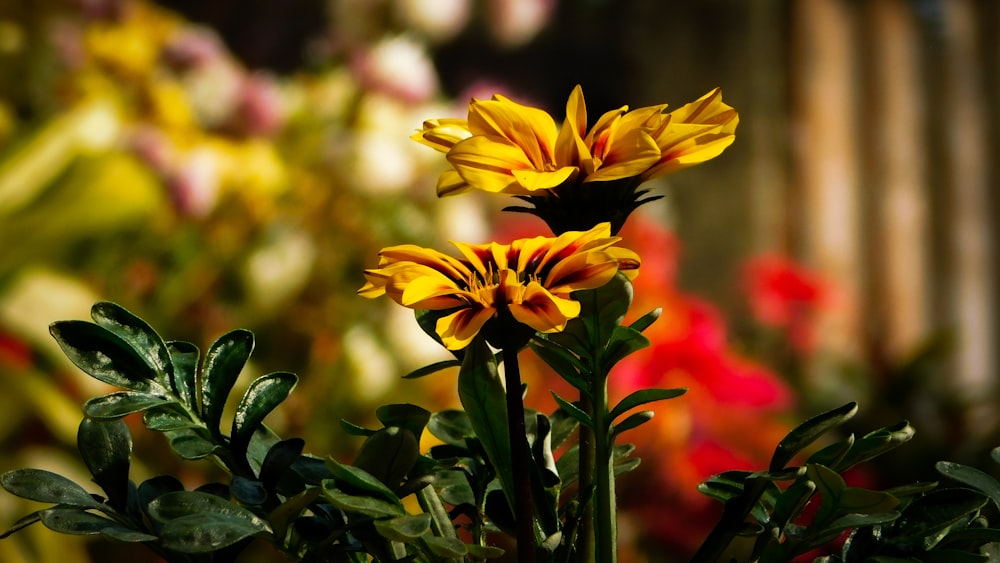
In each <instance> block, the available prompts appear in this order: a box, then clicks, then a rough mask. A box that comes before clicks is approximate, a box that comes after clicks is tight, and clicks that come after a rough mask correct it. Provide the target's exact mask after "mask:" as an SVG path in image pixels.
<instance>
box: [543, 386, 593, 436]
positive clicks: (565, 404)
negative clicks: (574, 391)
mask: <svg viewBox="0 0 1000 563" xmlns="http://www.w3.org/2000/svg"><path fill="white" fill-rule="evenodd" d="M551 393H552V397H554V398H555V400H556V403H558V404H559V408H561V409H562V410H563V411H564V412H565V413H566V414H568V415H569V416H571V417H573V418H574V419H576V421H577V422H579V423H580V424H582V425H584V426H586V427H587V428H594V421H593V420H591V418H590V415H589V414H587V413H585V412H583V410H582V409H581V408H580V407H578V406H576V405H575V404H573V403H571V402H569V401H567V400H566V399H563V398H562V397H560V396H559V394H558V393H556V392H555V391H551Z"/></svg>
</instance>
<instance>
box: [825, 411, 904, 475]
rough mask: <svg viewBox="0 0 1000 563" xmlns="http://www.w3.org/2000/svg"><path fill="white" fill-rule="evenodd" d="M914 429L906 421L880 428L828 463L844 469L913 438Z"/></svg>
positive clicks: (836, 468) (841, 469)
mask: <svg viewBox="0 0 1000 563" xmlns="http://www.w3.org/2000/svg"><path fill="white" fill-rule="evenodd" d="M913 434H914V430H913V427H912V426H910V423H909V422H907V421H905V420H904V421H902V422H899V423H897V424H894V425H892V426H886V427H885V428H880V429H878V430H876V431H874V432H870V433H868V434H866V435H865V436H864V437H863V438H861V439H859V440H857V442H856V443H855V444H854V446H853V447H852V448H851V450H850V451H849V452H847V453H846V454H845V455H844V458H843V459H841V460H840V462H839V463H838V464H837V465H836V466H833V465H828V467H832V468H833V469H835V470H836V471H841V472H842V471H845V470H847V469H850V468H851V467H854V466H855V465H857V464H859V463H864V462H866V461H868V460H870V459H873V458H875V457H877V456H880V455H882V454H884V453H886V452H888V451H891V450H894V449H896V448H897V447H899V446H901V445H903V444H905V443H906V442H908V441H910V439H911V438H913Z"/></svg>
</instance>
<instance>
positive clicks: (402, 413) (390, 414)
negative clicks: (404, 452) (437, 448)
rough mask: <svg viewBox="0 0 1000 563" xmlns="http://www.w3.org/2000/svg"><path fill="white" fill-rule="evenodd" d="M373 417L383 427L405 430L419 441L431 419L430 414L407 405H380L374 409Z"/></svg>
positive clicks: (419, 408) (414, 406) (422, 409)
mask: <svg viewBox="0 0 1000 563" xmlns="http://www.w3.org/2000/svg"><path fill="white" fill-rule="evenodd" d="M375 417H376V418H378V420H379V422H381V423H382V425H383V426H399V427H401V428H405V429H407V430H409V431H410V432H412V433H413V435H414V436H416V437H417V440H419V439H420V436H421V434H423V433H424V427H426V426H427V422H428V421H429V420H430V418H431V413H430V412H429V411H427V410H426V409H424V408H421V407H418V406H416V405H411V404H409V403H401V404H394V405H382V406H380V407H379V408H377V409H375Z"/></svg>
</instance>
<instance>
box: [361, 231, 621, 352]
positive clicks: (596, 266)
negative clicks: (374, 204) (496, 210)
mask: <svg viewBox="0 0 1000 563" xmlns="http://www.w3.org/2000/svg"><path fill="white" fill-rule="evenodd" d="M619 240H621V239H620V237H612V236H610V226H609V225H608V224H607V223H603V224H600V225H597V226H596V227H594V228H592V229H590V230H589V231H583V232H566V233H563V234H562V235H560V236H558V237H555V238H549V237H535V238H530V239H519V240H516V241H514V242H512V243H511V244H499V243H495V242H494V243H488V244H480V245H476V244H467V243H459V242H453V243H452V244H454V245H455V247H456V248H457V249H458V251H459V253H460V254H461V258H455V257H452V256H449V255H447V254H443V253H441V252H438V251H436V250H433V249H428V248H421V247H419V246H415V245H409V244H408V245H400V246H392V247H389V248H385V249H383V250H382V252H380V253H379V256H380V259H379V266H378V268H374V269H370V270H366V271H365V279H366V280H367V283H365V285H364V286H363V287H362V288H361V289H359V290H358V294H359V295H361V296H363V297H367V298H375V297H378V296H380V295H388V296H389V297H390V298H391V299H392V300H393V301H395V302H396V303H399V304H400V305H403V306H404V307H409V308H411V309H418V310H436V311H447V314H445V315H444V316H442V317H441V318H440V319H438V321H437V324H436V327H435V329H436V332H437V334H438V336H440V337H441V340H442V342H443V343H444V345H445V347H447V348H448V349H449V350H460V349H462V348H465V347H466V346H468V345H469V343H470V342H472V340H473V339H474V338H475V337H476V335H478V334H479V333H480V332H481V331H482V330H483V329H484V327H487V325H488V323H490V322H503V320H504V319H509V318H512V319H513V320H514V321H516V323H519V324H521V325H524V326H527V327H530V328H531V329H532V330H534V331H540V332H557V331H561V330H563V329H564V328H565V326H566V323H567V322H568V321H569V320H570V319H572V318H575V317H576V316H578V315H579V314H580V304H579V303H578V302H577V301H575V300H573V299H572V298H571V297H570V294H571V293H572V292H574V291H577V290H582V289H594V288H597V287H600V286H602V285H604V284H606V283H607V282H608V281H610V280H611V278H613V277H614V276H615V274H616V273H617V272H619V271H621V272H623V273H624V274H626V275H628V276H631V277H634V275H635V274H636V273H637V272H636V270H637V268H638V267H639V257H638V255H636V254H635V253H634V252H632V251H630V250H627V249H624V248H620V247H615V246H614V245H615V244H616V243H617V242H618V241H619Z"/></svg>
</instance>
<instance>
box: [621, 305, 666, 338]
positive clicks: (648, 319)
mask: <svg viewBox="0 0 1000 563" xmlns="http://www.w3.org/2000/svg"><path fill="white" fill-rule="evenodd" d="M661 314H663V309H662V308H661V307H657V308H656V309H653V310H652V311H650V312H648V313H646V314H645V315H643V316H641V317H639V318H638V319H636V321H635V322H634V323H632V324H630V325H628V326H629V328H633V329H635V330H638V331H639V332H642V331H644V330H646V329H647V328H649V327H650V326H651V325H652V324H653V323H655V322H656V319H659V318H660V315H661Z"/></svg>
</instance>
